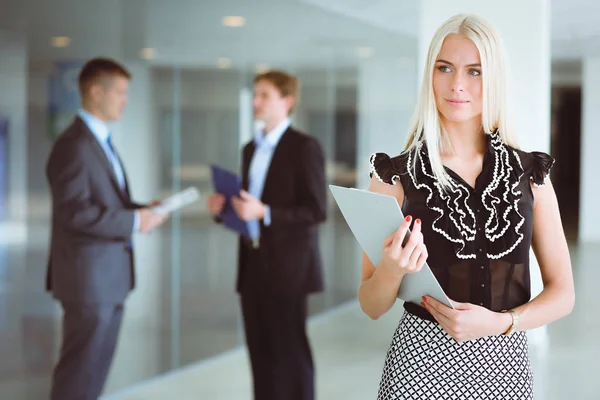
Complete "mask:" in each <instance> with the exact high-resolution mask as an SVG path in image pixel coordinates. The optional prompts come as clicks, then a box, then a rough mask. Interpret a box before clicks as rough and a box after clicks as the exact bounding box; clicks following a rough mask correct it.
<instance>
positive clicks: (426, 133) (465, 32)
mask: <svg viewBox="0 0 600 400" xmlns="http://www.w3.org/2000/svg"><path fill="white" fill-rule="evenodd" d="M449 35H460V36H462V37H464V38H466V39H468V40H470V41H471V42H472V43H473V44H474V45H475V47H477V50H478V51H479V57H480V59H481V77H482V85H483V99H482V113H481V125H482V129H483V131H484V133H485V134H490V133H493V132H494V131H496V130H497V131H498V134H499V137H500V139H501V140H502V141H503V142H504V143H506V144H508V145H509V146H512V147H515V148H517V147H518V146H517V143H516V135H515V132H514V128H513V127H512V121H511V120H510V119H509V117H508V115H507V114H508V110H507V106H508V99H507V96H508V93H507V92H508V90H507V80H508V70H507V65H506V63H505V60H506V52H505V49H504V45H503V44H502V41H501V39H500V36H499V35H498V33H497V32H496V31H495V30H494V28H493V27H492V26H491V25H490V24H489V23H488V22H487V21H485V20H483V19H482V18H481V17H478V16H476V15H465V14H459V15H455V16H453V17H451V18H450V19H448V20H447V21H446V22H444V23H443V24H442V25H441V26H440V27H439V28H438V30H437V31H436V33H435V35H434V36H433V39H432V40H431V44H430V45H429V51H428V54H427V62H426V64H425V72H424V74H423V83H422V86H421V93H420V96H419V101H418V103H417V107H416V109H415V114H414V117H413V122H412V124H411V127H410V131H409V133H410V134H409V138H408V141H407V143H406V147H405V151H415V150H418V149H419V147H420V146H421V144H422V143H423V142H424V143H425V144H426V145H427V149H428V155H429V161H430V163H431V168H432V171H433V174H434V175H435V177H436V178H437V179H438V180H439V182H440V183H441V185H442V187H443V188H450V186H451V183H450V176H449V175H448V173H447V172H446V170H445V169H444V165H443V164H442V157H441V154H442V153H443V152H452V151H453V149H452V145H451V143H450V140H449V137H448V133H447V132H446V131H445V129H444V127H443V126H442V122H441V120H440V117H439V112H438V109H437V105H436V102H435V96H434V93H433V71H434V68H435V63H436V60H437V57H438V55H439V53H440V50H441V48H442V44H443V43H444V40H445V39H446V37H448V36H449ZM416 159H417V157H415V162H416Z"/></svg>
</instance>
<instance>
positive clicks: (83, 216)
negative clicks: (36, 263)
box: [46, 118, 140, 304]
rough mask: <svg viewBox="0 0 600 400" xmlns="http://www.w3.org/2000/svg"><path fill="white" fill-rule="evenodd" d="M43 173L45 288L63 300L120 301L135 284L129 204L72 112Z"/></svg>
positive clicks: (100, 152)
mask: <svg viewBox="0 0 600 400" xmlns="http://www.w3.org/2000/svg"><path fill="white" fill-rule="evenodd" d="M46 177H47V179H48V183H49V185H50V190H51V193H52V231H51V232H52V236H51V241H50V255H49V260H48V270H47V275H46V288H47V290H49V291H51V292H52V294H53V295H54V297H55V298H56V299H58V300H60V301H62V302H70V303H94V304H119V303H122V302H123V301H124V300H125V297H126V296H127V294H128V292H129V291H130V290H131V289H132V288H133V287H134V270H133V252H132V249H131V246H130V240H131V235H132V233H133V224H134V218H135V217H134V210H135V209H136V208H139V207H140V206H139V205H137V204H134V203H133V202H132V201H131V199H130V196H129V189H128V188H127V189H126V190H125V191H122V190H121V189H120V187H119V184H118V182H117V178H116V176H115V173H114V172H113V167H112V165H111V163H110V161H109V159H108V157H107V156H106V154H105V153H104V150H103V149H102V147H101V146H100V143H98V140H97V139H96V137H95V136H94V134H93V133H92V132H91V131H90V130H89V129H88V127H87V125H86V124H85V122H83V120H82V119H80V118H76V119H75V120H74V121H73V123H72V124H71V126H70V127H69V128H67V130H66V131H65V132H64V133H63V134H62V135H61V136H60V137H59V139H58V140H57V141H56V142H55V143H54V146H53V148H52V151H51V153H50V157H49V159H48V163H47V165H46Z"/></svg>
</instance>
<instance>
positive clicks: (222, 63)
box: [217, 58, 231, 69]
mask: <svg viewBox="0 0 600 400" xmlns="http://www.w3.org/2000/svg"><path fill="white" fill-rule="evenodd" d="M217 67H219V68H220V69H227V68H229V67H231V60H230V59H229V58H219V59H218V60H217Z"/></svg>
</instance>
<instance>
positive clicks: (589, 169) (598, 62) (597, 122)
mask: <svg viewBox="0 0 600 400" xmlns="http://www.w3.org/2000/svg"><path fill="white" fill-rule="evenodd" d="M599 69H600V58H598V57H596V58H588V59H585V60H584V61H583V74H582V75H583V79H582V80H583V85H582V121H581V122H582V124H581V180H580V182H581V192H580V200H579V201H580V209H579V240H580V241H582V242H600V207H598V199H600V178H598V155H597V152H598V149H600V135H598V126H600V112H598V107H599V104H600V76H599V75H598V71H599Z"/></svg>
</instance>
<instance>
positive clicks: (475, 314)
mask: <svg viewBox="0 0 600 400" xmlns="http://www.w3.org/2000/svg"><path fill="white" fill-rule="evenodd" d="M450 301H451V302H452V304H453V305H454V308H455V309H454V310H453V309H451V308H450V307H448V306H446V305H445V304H442V303H440V302H439V301H437V300H436V299H434V298H433V297H429V296H423V302H422V303H421V305H422V306H424V307H425V309H427V311H429V312H430V313H431V315H433V317H434V318H435V319H436V321H437V322H439V324H440V325H441V326H442V328H443V329H444V330H445V331H446V332H447V333H448V334H449V335H450V336H452V337H453V338H454V339H455V340H456V341H457V342H466V341H467V340H473V339H477V338H480V337H484V336H493V335H501V334H503V333H504V332H506V331H507V330H508V328H509V327H510V325H511V324H512V317H511V315H510V314H508V313H498V312H494V311H490V310H488V309H487V308H485V307H480V306H477V305H475V304H471V303H458V302H456V301H452V300H450Z"/></svg>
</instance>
